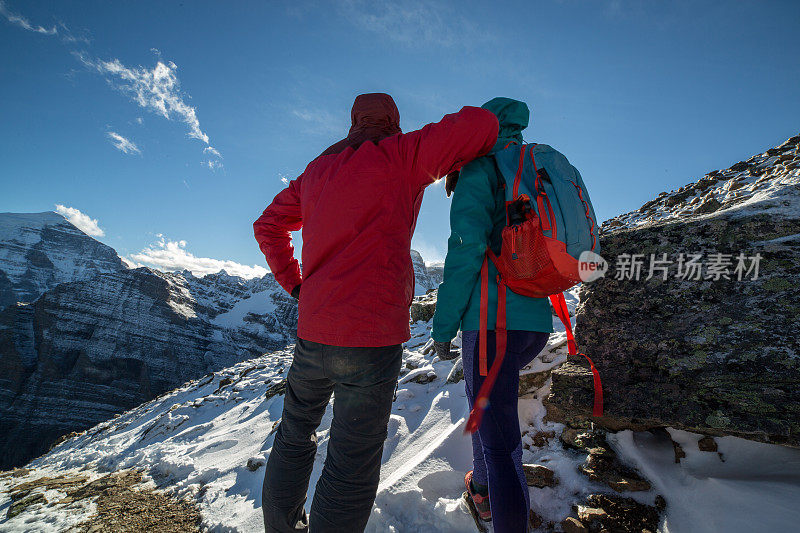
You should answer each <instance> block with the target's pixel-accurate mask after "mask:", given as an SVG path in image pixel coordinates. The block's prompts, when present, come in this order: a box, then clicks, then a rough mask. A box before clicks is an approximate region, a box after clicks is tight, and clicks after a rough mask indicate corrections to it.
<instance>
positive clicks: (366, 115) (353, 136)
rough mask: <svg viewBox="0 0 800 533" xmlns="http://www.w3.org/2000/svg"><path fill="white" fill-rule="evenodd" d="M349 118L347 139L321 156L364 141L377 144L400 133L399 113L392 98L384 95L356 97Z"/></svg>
mask: <svg viewBox="0 0 800 533" xmlns="http://www.w3.org/2000/svg"><path fill="white" fill-rule="evenodd" d="M350 117H351V120H352V125H351V126H350V132H349V133H348V134H347V137H345V138H344V139H342V140H341V141H339V142H337V143H336V144H334V145H333V146H331V147H330V148H328V149H327V150H325V151H324V152H322V155H330V154H337V153H339V152H342V151H343V150H344V149H345V148H347V147H348V146H352V147H353V148H358V147H359V146H360V145H361V144H362V143H364V142H365V141H372V142H374V143H377V142H378V141H380V140H381V139H385V138H386V137H390V136H392V135H394V134H396V133H401V130H400V112H399V111H398V110H397V106H396V105H395V103H394V100H393V99H392V97H391V96H389V95H388V94H385V93H368V94H360V95H358V96H357V97H356V100H355V102H353V109H352V111H351V112H350Z"/></svg>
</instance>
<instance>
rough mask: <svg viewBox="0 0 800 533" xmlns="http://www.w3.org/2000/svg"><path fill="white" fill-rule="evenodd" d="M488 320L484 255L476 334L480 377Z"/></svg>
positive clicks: (487, 260)
mask: <svg viewBox="0 0 800 533" xmlns="http://www.w3.org/2000/svg"><path fill="white" fill-rule="evenodd" d="M488 320H489V256H488V255H484V257H483V265H481V312H480V321H481V323H480V331H479V333H478V345H479V346H478V361H479V362H480V373H481V376H485V375H486V374H487V373H488V371H487V369H486V366H487V363H486V327H487V324H486V323H487V322H488Z"/></svg>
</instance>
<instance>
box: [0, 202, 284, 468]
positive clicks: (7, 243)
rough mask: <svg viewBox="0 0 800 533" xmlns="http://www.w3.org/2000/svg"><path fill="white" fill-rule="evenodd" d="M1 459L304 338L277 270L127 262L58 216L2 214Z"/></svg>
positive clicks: (27, 454)
mask: <svg viewBox="0 0 800 533" xmlns="http://www.w3.org/2000/svg"><path fill="white" fill-rule="evenodd" d="M0 230H2V232H1V233H0V298H2V299H3V301H4V302H5V303H6V305H5V306H0V468H6V467H9V466H14V465H18V464H22V463H24V462H25V461H27V460H28V459H30V458H31V457H34V456H35V455H38V454H40V453H42V452H44V451H46V450H47V449H48V448H49V446H50V445H51V444H52V442H53V441H54V440H55V439H56V438H58V437H59V436H60V435H63V434H66V433H69V432H71V431H75V430H82V429H85V428H87V427H90V426H92V425H94V424H96V423H98V422H101V421H103V420H106V419H108V418H110V417H112V416H114V415H115V414H117V413H119V412H121V411H124V410H126V409H130V408H132V407H134V406H136V405H138V404H140V403H142V402H144V401H147V400H149V399H152V398H153V397H155V396H157V395H159V394H161V393H163V392H165V391H168V390H171V389H173V388H175V387H176V386H179V385H181V384H182V383H184V382H185V381H188V380H190V379H194V378H198V377H200V376H203V375H204V374H206V373H208V372H213V371H215V370H219V369H221V368H224V367H227V366H230V365H231V364H233V363H235V362H238V361H241V360H244V359H248V358H251V357H255V356H258V355H261V354H262V353H264V352H265V351H269V350H275V349H279V348H283V347H285V346H286V345H287V344H289V343H292V342H294V338H295V332H296V327H297V305H296V303H295V301H294V300H293V299H292V298H291V297H290V296H289V295H288V294H286V293H285V291H283V289H281V288H280V287H279V286H278V284H277V283H276V282H275V279H274V277H273V276H272V275H271V274H267V275H266V276H264V277H263V278H258V279H250V280H245V279H242V278H239V277H236V276H230V275H228V274H226V273H225V272H224V271H222V272H219V273H216V274H211V275H207V276H205V277H203V278H198V277H195V276H193V275H192V274H191V273H190V272H181V273H163V272H158V271H155V270H150V269H148V268H139V269H128V268H126V267H125V266H124V265H123V263H122V261H121V260H120V258H119V257H118V256H117V254H116V252H114V250H113V249H112V248H109V247H108V246H106V245H104V244H102V243H100V242H98V241H96V240H95V239H92V238H91V237H89V236H88V235H86V234H84V233H83V232H81V231H80V230H78V229H77V228H76V227H75V226H73V225H72V224H70V223H69V222H67V221H66V220H65V219H64V218H63V217H61V216H59V215H57V214H55V213H39V214H9V213H6V214H2V215H0Z"/></svg>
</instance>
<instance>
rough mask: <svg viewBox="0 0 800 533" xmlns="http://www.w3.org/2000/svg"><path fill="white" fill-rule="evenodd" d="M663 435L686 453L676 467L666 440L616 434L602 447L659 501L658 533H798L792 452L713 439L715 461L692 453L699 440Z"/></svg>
mask: <svg viewBox="0 0 800 533" xmlns="http://www.w3.org/2000/svg"><path fill="white" fill-rule="evenodd" d="M669 434H670V436H671V438H672V440H673V441H675V442H677V443H678V444H680V445H681V447H682V449H683V450H684V452H685V453H686V457H685V458H683V459H681V462H680V463H679V464H676V463H675V459H674V457H675V455H674V451H673V447H672V443H671V442H670V439H669V438H667V437H666V436H659V435H657V434H653V433H634V432H632V431H622V432H620V433H617V434H615V435H609V439H608V440H609V443H610V444H611V445H612V446H613V447H614V450H615V451H616V452H617V453H618V454H619V455H620V456H621V457H622V458H623V459H625V460H627V461H629V462H630V463H631V464H632V465H634V466H635V467H636V468H637V469H638V470H639V471H640V472H641V473H642V474H643V475H644V476H645V477H646V478H647V479H649V480H650V481H651V482H652V483H653V486H654V488H655V490H656V491H658V493H659V494H661V495H663V496H664V497H665V498H666V500H667V512H666V517H665V520H664V521H663V524H662V528H661V529H660V531H664V532H670V533H682V532H691V533H717V532H720V531H724V532H731V533H739V532H741V533H746V532H755V531H787V532H788V531H800V505H798V503H800V450H797V449H791V448H784V447H781V446H774V445H770V444H763V443H760V442H753V441H748V440H744V439H739V438H736V437H717V438H716V442H717V447H718V452H719V454H717V453H713V452H703V451H700V450H699V449H698V445H697V442H698V440H699V439H700V438H701V437H702V435H697V434H694V433H688V432H686V431H680V430H676V429H670V430H669Z"/></svg>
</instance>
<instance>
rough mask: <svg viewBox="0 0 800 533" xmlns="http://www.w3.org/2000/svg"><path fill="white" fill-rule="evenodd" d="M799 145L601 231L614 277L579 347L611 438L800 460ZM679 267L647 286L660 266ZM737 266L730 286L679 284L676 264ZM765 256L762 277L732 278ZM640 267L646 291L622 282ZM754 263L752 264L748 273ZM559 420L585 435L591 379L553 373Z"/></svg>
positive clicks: (591, 288)
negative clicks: (636, 437)
mask: <svg viewBox="0 0 800 533" xmlns="http://www.w3.org/2000/svg"><path fill="white" fill-rule="evenodd" d="M798 150H800V136H797V137H793V138H791V139H789V140H788V141H786V142H785V143H783V144H782V145H780V146H779V147H777V148H772V149H770V150H768V151H767V152H765V153H763V154H759V155H756V156H754V157H751V158H750V159H748V160H747V161H743V162H740V163H737V164H736V165H733V166H732V167H731V168H729V169H727V170H723V171H714V172H711V173H709V174H708V175H706V176H705V177H703V178H702V179H700V180H699V181H698V182H696V183H694V184H691V185H687V186H685V187H682V188H681V189H679V190H677V191H673V192H672V193H669V194H667V193H662V194H661V195H660V196H659V197H658V198H657V199H655V200H653V201H651V202H648V203H647V204H645V205H644V206H643V207H642V208H641V209H639V210H638V211H634V212H632V213H628V214H625V215H622V216H619V217H617V218H615V219H612V220H611V221H608V222H607V223H605V224H604V225H603V230H602V232H601V244H602V253H603V256H604V257H605V258H606V259H607V260H609V262H610V263H611V267H610V269H609V272H608V273H607V275H606V277H605V278H603V279H601V280H598V281H596V282H593V283H588V284H585V285H584V286H583V288H582V291H581V304H580V306H579V307H578V313H577V327H576V336H577V340H578V344H579V346H580V347H581V348H582V349H583V350H584V351H585V352H586V353H587V354H588V355H589V356H591V357H592V358H593V360H594V362H595V364H596V365H597V368H598V370H599V372H600V375H601V377H602V379H603V385H604V392H605V410H606V413H605V415H606V416H604V417H603V418H602V419H601V420H599V421H598V422H600V423H601V424H602V425H604V426H605V427H607V428H609V429H612V430H620V429H626V428H632V429H635V430H643V429H649V428H657V427H674V428H679V429H685V430H688V431H692V432H697V433H704V434H706V435H735V436H739V437H744V438H749V439H753V440H759V441H764V442H772V443H779V444H786V445H791V446H800V353H798V344H797V339H796V333H795V332H796V327H797V317H798V315H800V307H798V301H800V169H799V168H798V167H799V166H800V156H798ZM663 253H666V254H668V258H669V259H672V260H673V261H675V263H674V264H672V265H671V266H670V267H669V270H668V279H667V280H666V281H664V280H663V279H662V276H661V272H657V273H656V275H655V276H653V278H652V279H650V280H648V281H646V280H645V278H646V277H647V275H648V269H647V265H648V264H649V260H650V254H655V256H656V257H657V258H661V257H662V255H661V254H663ZM680 253H684V254H694V253H699V254H703V260H704V261H706V262H708V261H709V260H712V261H713V259H712V258H713V254H719V253H721V254H731V255H730V256H727V259H729V260H730V261H732V265H731V266H730V272H729V277H730V279H724V278H722V279H719V280H714V279H705V278H706V276H707V274H708V272H707V270H703V272H702V278H703V279H700V280H694V279H686V280H681V279H677V278H676V274H677V268H678V265H677V256H678V254H680ZM739 253H744V254H745V255H746V256H748V257H752V256H755V255H756V254H760V256H761V260H760V265H759V275H758V278H757V279H755V280H754V279H752V278H753V277H754V276H753V273H752V272H751V273H750V274H749V275H746V276H744V279H743V280H742V281H739V280H738V279H737V277H738V276H737V275H736V274H735V273H734V272H733V270H734V267H735V266H736V264H737V260H736V256H737V254H739ZM620 254H643V256H642V257H643V258H644V260H645V262H644V267H643V271H642V276H641V279H640V280H639V281H635V280H618V279H615V277H616V276H615V267H619V264H618V263H617V264H615V259H616V258H617V257H618V256H619V255H620ZM750 263H751V262H748V265H749V264H750ZM548 400H549V403H548V416H549V417H550V418H552V419H556V420H562V421H565V422H567V423H569V424H571V425H574V426H580V425H583V424H585V423H586V422H587V421H588V420H589V419H590V416H589V414H590V413H589V411H590V409H591V405H592V380H591V375H590V373H589V372H588V370H587V369H586V368H585V365H584V364H583V363H582V362H581V361H577V360H576V361H571V362H569V363H567V364H565V365H564V366H562V367H561V368H559V369H557V370H555V371H554V372H553V386H552V392H551V394H550V396H549V399H548Z"/></svg>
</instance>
